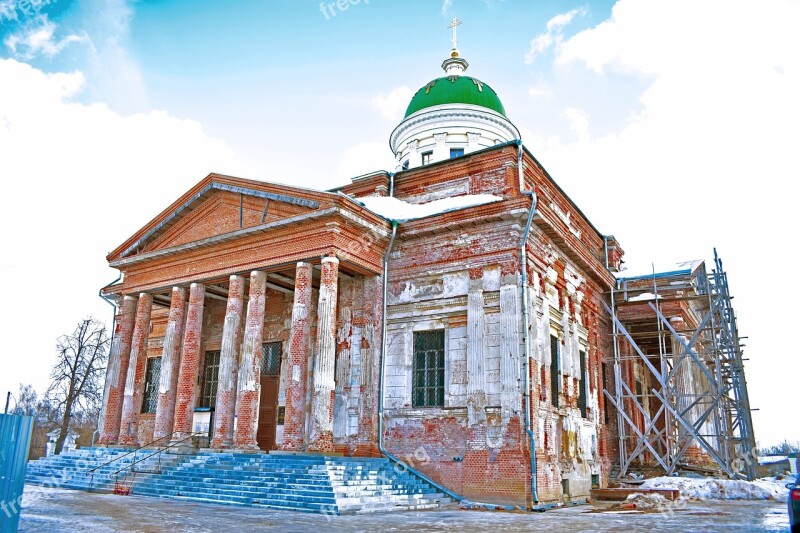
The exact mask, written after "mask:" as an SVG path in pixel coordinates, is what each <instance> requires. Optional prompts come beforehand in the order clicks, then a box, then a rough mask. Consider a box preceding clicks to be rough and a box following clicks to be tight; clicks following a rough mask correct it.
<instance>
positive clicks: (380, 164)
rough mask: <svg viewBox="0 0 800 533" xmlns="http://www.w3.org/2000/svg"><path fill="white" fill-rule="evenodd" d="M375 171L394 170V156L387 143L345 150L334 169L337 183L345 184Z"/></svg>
mask: <svg viewBox="0 0 800 533" xmlns="http://www.w3.org/2000/svg"><path fill="white" fill-rule="evenodd" d="M376 170H387V171H393V170H394V156H393V155H392V151H391V150H390V149H389V146H388V144H387V143H380V142H366V143H361V144H356V145H355V146H352V147H350V148H348V149H347V150H345V152H344V154H342V158H341V161H340V162H339V166H338V167H337V169H336V179H337V181H338V182H341V183H347V182H348V181H349V180H350V178H354V177H356V176H361V175H363V174H368V173H370V172H374V171H376Z"/></svg>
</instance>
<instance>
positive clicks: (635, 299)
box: [628, 292, 661, 302]
mask: <svg viewBox="0 0 800 533" xmlns="http://www.w3.org/2000/svg"><path fill="white" fill-rule="evenodd" d="M656 298H661V296H656V295H655V294H653V293H652V292H643V293H642V294H640V295H639V296H634V297H633V298H628V301H629V302H646V301H647V300H655V299H656Z"/></svg>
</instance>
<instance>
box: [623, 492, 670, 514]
mask: <svg viewBox="0 0 800 533" xmlns="http://www.w3.org/2000/svg"><path fill="white" fill-rule="evenodd" d="M625 503H633V504H635V505H636V508H637V509H641V510H643V511H647V510H650V509H656V510H659V511H660V510H662V509H664V508H665V507H668V506H670V505H671V504H672V502H671V501H670V500H668V499H667V498H666V497H665V496H664V495H662V494H640V493H638V492H637V493H636V494H631V495H630V496H628V498H627V499H626V500H625Z"/></svg>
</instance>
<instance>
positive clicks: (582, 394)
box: [578, 352, 588, 418]
mask: <svg viewBox="0 0 800 533" xmlns="http://www.w3.org/2000/svg"><path fill="white" fill-rule="evenodd" d="M578 355H579V356H580V359H581V377H580V379H579V380H578V386H579V387H580V389H578V409H580V410H581V416H582V417H583V418H586V417H587V416H588V412H587V410H586V352H578Z"/></svg>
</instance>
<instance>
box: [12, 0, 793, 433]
mask: <svg viewBox="0 0 800 533" xmlns="http://www.w3.org/2000/svg"><path fill="white" fill-rule="evenodd" d="M326 3H330V2H326ZM342 5H347V6H348V7H347V9H346V10H340V9H339V8H338V7H336V6H334V7H333V8H332V9H333V11H335V16H333V15H332V11H331V9H330V8H328V9H327V17H326V15H325V14H323V12H322V11H321V9H320V3H319V1H306V0H285V1H269V2H266V1H264V2H256V1H251V2H244V1H229V2H224V3H223V2H211V1H208V0H195V1H191V2H189V1H185V0H184V1H178V0H161V1H138V2H136V1H129V0H105V1H101V0H0V160H1V161H2V164H3V167H2V168H3V174H4V178H5V179H4V187H5V190H4V197H6V198H15V199H20V201H16V202H12V203H11V204H12V205H8V206H7V207H6V208H5V209H3V210H0V224H2V227H4V228H19V230H18V231H8V230H4V231H3V232H2V234H0V239H2V240H0V249H2V250H3V255H2V256H0V275H2V276H3V278H4V279H6V280H12V282H10V283H7V285H8V289H7V290H8V293H7V294H6V297H7V298H8V299H9V301H14V302H16V306H15V307H13V308H12V307H9V306H5V307H4V308H3V310H2V311H0V313H2V316H0V327H1V328H2V334H3V337H4V339H6V353H8V354H28V355H27V356H26V357H25V364H19V362H18V360H17V359H16V358H15V359H13V361H9V360H8V359H5V360H4V364H3V372H2V373H0V390H7V389H11V390H12V391H15V390H16V389H17V386H18V383H19V382H32V383H34V384H35V385H36V386H37V387H39V388H40V389H43V388H44V387H45V386H46V383H47V375H48V371H49V365H50V362H51V358H52V356H53V353H54V351H53V346H54V343H55V338H56V337H57V335H59V334H61V333H65V332H67V331H69V330H70V329H71V328H72V327H74V325H75V323H77V321H78V320H80V319H81V318H83V317H84V316H86V315H89V314H92V315H96V316H100V317H102V318H105V319H110V310H111V308H110V307H109V306H107V304H105V303H103V302H102V301H100V300H99V299H98V298H97V296H96V294H97V289H98V288H99V287H100V286H102V285H105V284H106V283H108V282H110V281H111V280H113V279H114V278H115V277H116V272H115V271H112V270H111V269H109V268H108V267H107V265H106V264H105V260H104V257H105V254H106V252H108V251H109V250H111V249H113V248H114V247H115V246H117V245H118V244H119V243H120V242H122V241H123V240H124V239H125V238H126V237H127V236H129V235H130V234H132V233H133V232H134V231H136V230H137V229H138V228H139V227H141V226H142V225H144V224H145V223H146V222H147V221H148V220H150V219H151V218H152V217H153V216H155V215H156V214H157V213H158V212H160V211H161V210H162V209H164V208H165V207H166V206H167V205H168V204H169V203H171V202H172V201H173V200H174V199H176V198H177V197H178V196H180V195H181V194H182V193H183V192H185V191H186V190H187V189H189V188H190V187H191V186H192V185H194V184H195V183H196V182H197V181H199V180H200V179H202V178H203V177H204V176H205V175H207V174H208V173H209V172H212V171H214V172H221V173H226V174H231V175H238V176H243V177H248V178H254V179H264V180H272V181H279V182H284V183H290V184H295V185H300V186H310V187H317V188H329V187H334V186H337V185H341V184H344V183H346V182H347V181H348V179H349V178H350V177H353V176H355V175H358V174H361V173H364V172H368V171H371V170H376V169H380V168H388V167H389V166H390V165H391V157H390V153H389V149H388V137H389V134H390V132H391V131H392V129H393V128H394V127H395V126H396V125H397V123H398V122H399V120H400V118H401V116H402V113H403V111H404V110H405V107H406V105H407V103H408V101H409V99H410V97H411V95H412V94H413V92H415V91H416V90H417V89H418V88H419V87H421V86H423V85H425V84H426V83H427V82H428V81H429V80H431V79H433V78H435V77H438V76H439V75H440V74H441V70H440V66H439V65H440V64H441V62H442V60H443V59H445V57H446V56H447V54H448V52H449V48H450V33H449V32H448V30H447V29H446V26H447V24H448V23H449V21H450V19H451V18H452V17H453V16H457V17H458V18H459V19H461V20H463V21H464V24H463V25H462V26H460V27H459V48H460V49H461V52H462V56H463V57H465V58H466V59H467V60H468V61H469V62H470V68H469V71H468V73H469V74H470V75H472V76H475V77H477V78H479V79H481V80H483V81H484V82H486V83H488V84H489V85H491V86H492V88H494V89H495V90H496V91H497V93H498V94H499V95H500V97H501V99H502V101H503V103H504V104H505V108H506V111H507V114H508V116H509V118H510V119H511V120H512V121H513V122H514V123H515V125H516V126H517V127H518V128H519V129H520V131H521V132H522V135H523V141H524V142H525V144H526V146H527V147H528V148H529V149H530V150H531V151H532V152H533V153H534V154H535V155H536V156H537V158H538V159H539V160H540V161H541V162H542V163H543V164H544V165H545V167H546V168H547V169H548V171H549V172H550V174H551V175H552V176H553V177H554V178H555V179H556V181H557V182H558V183H559V184H560V185H561V186H562V188H564V190H565V191H566V192H567V193H568V194H569V195H570V196H571V197H572V198H573V200H574V201H575V202H576V203H577V204H578V205H579V206H580V207H581V209H582V210H583V212H584V213H586V215H587V216H588V217H589V218H590V220H591V221H592V222H593V223H594V225H595V226H596V227H597V228H598V229H599V230H600V231H602V232H604V233H611V234H614V235H615V236H616V237H617V238H618V239H619V240H620V242H621V243H622V245H623V248H624V249H625V250H626V252H627V257H626V259H627V261H628V264H629V265H630V266H631V269H642V268H644V269H648V268H650V265H651V262H654V263H655V264H656V267H657V268H659V267H661V266H662V265H663V266H664V267H665V268H668V267H669V265H670V264H671V263H672V262H675V261H681V260H685V259H694V258H706V259H710V257H711V253H712V249H713V247H714V246H717V247H718V249H719V252H720V254H721V256H722V258H723V260H725V264H726V267H727V269H728V273H729V275H730V279H731V286H732V291H733V294H734V296H735V298H736V299H735V300H734V304H735V305H736V308H737V310H738V313H739V319H740V325H739V326H740V331H741V332H742V333H743V334H744V335H747V336H748V337H749V339H748V347H747V355H748V356H749V357H750V361H749V362H748V367H747V370H748V377H749V381H750V384H751V398H752V402H753V404H754V406H756V407H759V408H760V409H761V410H760V411H758V412H757V413H756V415H755V416H756V424H757V425H756V431H757V437H758V438H759V440H760V441H762V443H765V444H766V443H771V442H775V441H778V440H781V439H783V438H790V439H793V440H800V427H797V426H795V427H791V426H787V424H786V423H784V422H783V420H782V419H781V412H782V409H783V408H784V404H785V403H786V402H788V401H789V400H788V391H789V390H791V388H792V386H791V381H790V379H789V378H783V377H782V376H797V375H798V371H800V363H799V362H798V359H799V358H798V357H797V355H798V354H797V348H796V347H794V346H793V345H792V344H791V342H789V340H788V339H786V337H785V333H786V332H789V331H792V330H793V329H794V327H795V326H794V315H795V313H794V308H793V305H792V303H791V300H790V298H786V297H785V296H784V294H783V292H781V291H783V290H785V288H784V287H785V285H784V284H782V283H781V282H778V281H776V278H780V277H781V275H784V276H785V272H786V271H787V270H788V271H789V272H791V265H793V264H794V257H795V255H796V254H795V252H794V249H793V247H792V246H791V244H792V243H793V240H796V239H794V237H793V235H794V233H795V232H796V231H797V229H798V225H797V222H796V220H795V219H794V217H793V215H792V213H793V212H794V210H795V209H794V197H795V193H796V192H797V171H796V162H795V160H794V159H795V158H794V155H793V154H794V153H795V152H796V151H797V146H798V145H800V105H798V100H797V94H800V65H799V64H798V62H797V59H796V53H797V50H800V32H797V31H796V28H797V27H800V5H798V3H797V2H796V1H793V0H764V1H763V2H759V3H758V4H755V3H744V2H728V1H725V0H707V1H704V2H695V1H692V0H648V1H644V0H618V1H583V2H576V1H549V0H542V1H536V2H531V1H530V0H527V1H523V0H472V1H469V0H441V1H434V0H426V1H421V0H417V1H397V0H369V2H366V0H361V1H360V2H358V3H356V4H353V5H351V4H350V3H345V2H342ZM32 6H35V8H34V7H32ZM778 272H780V273H781V274H778ZM43 308H45V309H48V310H49V314H48V317H49V318H48V320H45V321H42V320H40V319H36V318H34V317H40V316H41V312H42V309H43ZM12 332H13V334H12ZM6 357H8V356H6ZM776 370H777V372H778V373H779V376H781V377H779V378H776V374H775V372H776ZM776 379H777V382H776Z"/></svg>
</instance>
